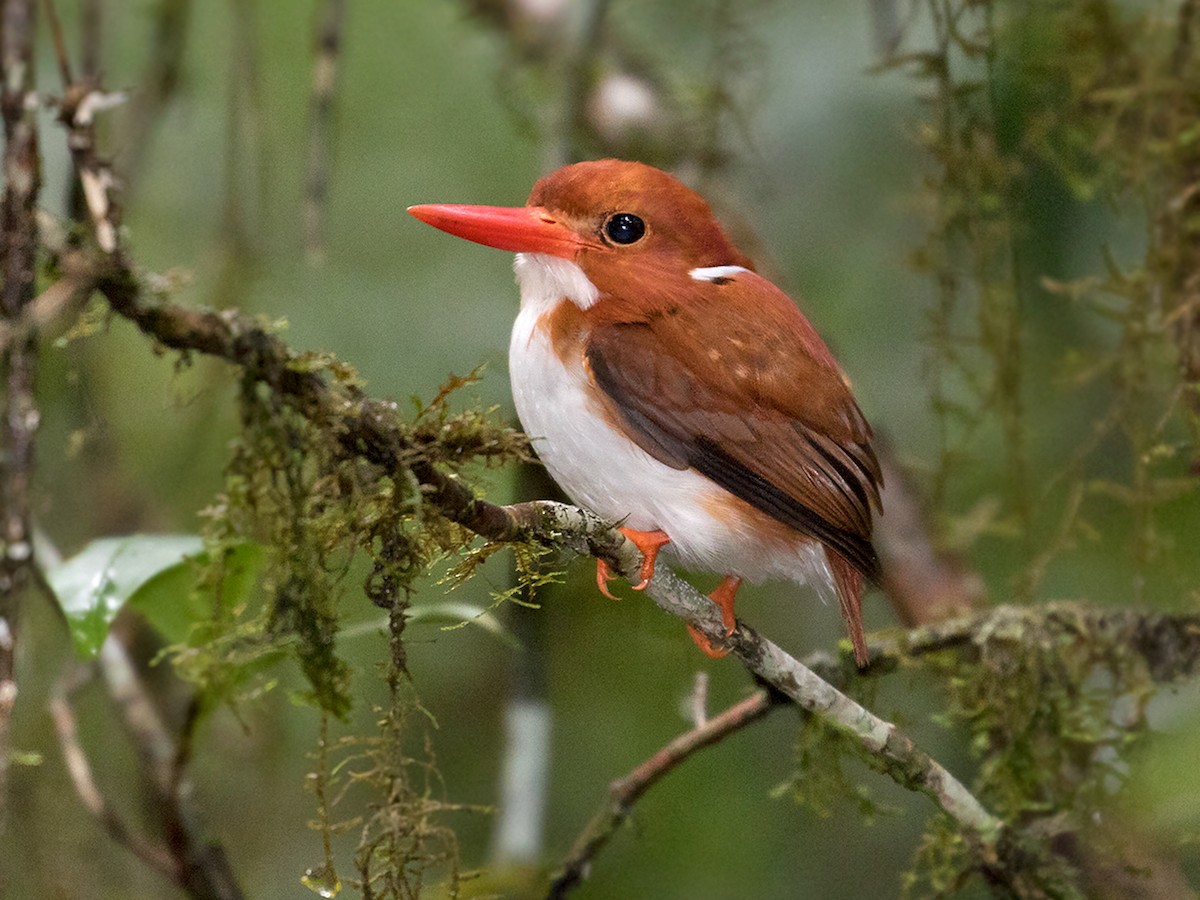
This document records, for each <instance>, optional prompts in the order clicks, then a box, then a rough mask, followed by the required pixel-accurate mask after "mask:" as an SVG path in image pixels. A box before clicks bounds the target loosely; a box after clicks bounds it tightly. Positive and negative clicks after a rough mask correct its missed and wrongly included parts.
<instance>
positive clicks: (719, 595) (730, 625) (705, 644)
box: [687, 575, 742, 659]
mask: <svg viewBox="0 0 1200 900" xmlns="http://www.w3.org/2000/svg"><path fill="white" fill-rule="evenodd" d="M741 584H742V579H740V578H738V577H737V576H736V575H726V576H725V579H724V580H723V581H722V582H721V583H720V584H719V585H717V589H716V590H715V591H713V592H712V593H711V594H709V595H708V599H709V600H711V601H712V602H713V603H715V604H717V606H718V607H720V610H721V621H722V622H723V623H724V624H725V636H726V637H729V635H731V634H733V630H734V629H735V628H737V619H735V618H734V615H733V601H734V598H736V597H737V592H738V588H739V587H741ZM687 630H688V634H690V635H691V636H692V640H693V641H695V642H696V646H697V647H699V648H700V649H701V650H703V651H704V653H705V654H706V655H708V656H710V657H712V658H713V659H720V658H721V657H722V656H725V655H726V654H728V653H729V651H728V650H724V649H722V648H720V647H714V646H713V645H712V643H711V642H710V641H709V640H708V638H706V637H705V636H704V635H703V634H702V633H700V632H699V631H698V630H697V629H695V628H693V627H692V626H691V625H689V626H688V627H687Z"/></svg>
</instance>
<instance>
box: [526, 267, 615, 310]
mask: <svg viewBox="0 0 1200 900" xmlns="http://www.w3.org/2000/svg"><path fill="white" fill-rule="evenodd" d="M513 271H515V272H516V273H517V285H518V286H519V287H520V288H521V308H522V309H527V308H534V309H539V310H550V309H553V308H554V307H555V306H557V305H558V303H559V301H560V300H562V299H563V298H564V297H565V298H566V299H568V300H570V301H571V302H572V303H574V304H575V305H576V306H578V307H579V308H580V309H588V308H589V307H591V306H594V305H595V304H596V301H597V300H599V299H600V290H599V288H597V287H596V286H595V285H594V284H592V282H591V279H589V278H588V277H587V275H585V274H584V272H583V269H581V268H580V267H579V266H578V265H576V264H575V263H573V262H571V261H570V260H569V259H563V258H562V257H559V256H550V255H548V254H546V253H518V254H517V259H516V262H514V263H513Z"/></svg>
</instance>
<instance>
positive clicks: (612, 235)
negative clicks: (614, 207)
mask: <svg viewBox="0 0 1200 900" xmlns="http://www.w3.org/2000/svg"><path fill="white" fill-rule="evenodd" d="M604 233H605V234H606V235H608V239H609V240H610V241H612V242H613V243H614V244H633V243H636V242H637V241H640V240H641V239H642V235H644V234H645V233H646V223H645V222H643V221H642V220H641V219H639V218H638V217H637V216H635V215H634V214H633V213H625V212H622V213H613V214H612V215H611V216H609V217H608V221H607V222H605V223H604Z"/></svg>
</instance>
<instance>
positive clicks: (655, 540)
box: [596, 528, 671, 600]
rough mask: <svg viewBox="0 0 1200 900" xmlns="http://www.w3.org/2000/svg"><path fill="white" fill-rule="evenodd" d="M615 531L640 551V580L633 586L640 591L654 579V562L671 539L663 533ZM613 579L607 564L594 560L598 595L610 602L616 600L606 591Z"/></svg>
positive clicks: (628, 529) (627, 529)
mask: <svg viewBox="0 0 1200 900" xmlns="http://www.w3.org/2000/svg"><path fill="white" fill-rule="evenodd" d="M617 531H619V532H621V534H623V535H625V537H627V538H629V540H631V541H633V543H634V544H636V545H637V548H638V550H640V551H642V571H641V577H642V580H641V582H640V583H638V584H635V585H634V586H633V589H634V590H635V591H640V590H642V589H643V588H645V587H646V585H648V584H649V583H650V579H651V578H653V577H654V561H655V560H656V559H658V551H659V550H661V549H662V548H663V547H664V546H666V545H667V544H669V543H671V539H670V538H669V537H667V533H666V532H665V531H634V530H633V529H632V528H618V529H617ZM614 577H615V576H614V575H613V574H612V572H610V571H609V570H608V564H607V563H605V562H604V560H602V559H598V560H596V586H597V587H599V588H600V593H602V594H603V595H604V596H605V597H608V598H609V599H610V600H616V599H617V598H616V597H614V596H613V595H612V594H611V593H609V590H608V583H609V581H611V580H612V579H613V578H614Z"/></svg>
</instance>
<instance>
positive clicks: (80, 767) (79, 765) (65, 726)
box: [48, 690, 179, 882]
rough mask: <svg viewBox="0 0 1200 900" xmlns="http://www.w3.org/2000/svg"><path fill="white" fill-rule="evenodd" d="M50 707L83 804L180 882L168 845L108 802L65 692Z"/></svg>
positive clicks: (124, 841)
mask: <svg viewBox="0 0 1200 900" xmlns="http://www.w3.org/2000/svg"><path fill="white" fill-rule="evenodd" d="M48 706H49V710H50V717H51V719H53V721H54V730H55V732H56V733H57V735H58V744H59V747H60V748H61V749H62V754H63V762H64V763H66V767H67V774H68V775H69V776H70V777H71V785H72V786H73V787H74V788H75V793H76V794H77V795H78V797H79V799H80V801H81V802H82V803H83V805H84V807H85V808H86V809H87V811H88V812H90V813H91V814H92V815H93V816H94V817H95V818H96V819H97V821H99V822H100V824H101V825H102V826H103V827H104V830H105V831H106V832H108V836H109V837H111V838H112V839H113V840H114V841H116V842H117V843H118V844H120V845H121V846H122V847H124V848H125V849H127V850H129V851H130V852H131V853H132V854H133V855H134V856H136V857H137V858H138V859H140V860H141V861H142V862H144V863H145V864H146V865H147V866H149V867H150V868H151V869H154V870H155V871H156V872H158V873H159V874H161V875H164V876H166V877H167V878H169V879H171V880H172V881H175V882H177V881H178V880H179V866H178V864H177V862H176V860H175V859H174V857H172V856H171V854H170V853H168V852H167V851H166V849H165V848H163V847H161V846H159V845H157V844H155V843H153V842H152V841H150V840H148V839H146V838H145V837H143V836H141V835H139V834H137V833H135V832H134V831H133V830H132V829H130V828H129V826H128V825H126V824H125V822H124V820H122V819H121V817H120V816H119V815H117V813H116V811H115V810H113V808H112V807H111V806H109V805H108V802H107V801H106V800H105V799H104V795H103V794H102V793H101V792H100V788H99V787H97V786H96V781H95V779H94V778H93V777H92V767H91V764H90V763H89V762H88V758H87V753H86V752H85V751H84V749H83V745H82V744H81V743H80V742H79V735H78V733H77V729H76V723H75V713H74V712H73V711H72V709H71V704H70V703H69V702H68V700H67V697H66V692H65V691H63V690H59V691H57V692H56V693H55V694H54V695H53V696H52V697H51V698H50V701H49V704H48Z"/></svg>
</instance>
